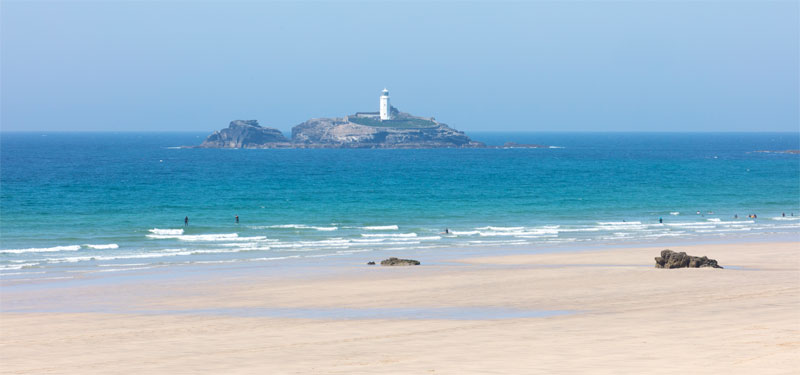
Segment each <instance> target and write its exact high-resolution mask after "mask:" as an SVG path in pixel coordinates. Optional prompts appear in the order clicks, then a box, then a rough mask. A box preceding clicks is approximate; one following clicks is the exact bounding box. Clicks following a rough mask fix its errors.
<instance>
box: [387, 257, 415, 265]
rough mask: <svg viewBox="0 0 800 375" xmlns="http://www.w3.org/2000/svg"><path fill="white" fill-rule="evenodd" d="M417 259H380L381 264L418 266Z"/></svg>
mask: <svg viewBox="0 0 800 375" xmlns="http://www.w3.org/2000/svg"><path fill="white" fill-rule="evenodd" d="M418 265H419V261H418V260H414V259H398V258H395V257H391V258H389V259H384V260H382V261H381V266H418Z"/></svg>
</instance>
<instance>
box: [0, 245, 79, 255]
mask: <svg viewBox="0 0 800 375" xmlns="http://www.w3.org/2000/svg"><path fill="white" fill-rule="evenodd" d="M80 249H81V247H80V245H69V246H53V247H41V248H35V247H33V248H29V249H4V250H0V254H24V253H53V252H57V251H78V250H80Z"/></svg>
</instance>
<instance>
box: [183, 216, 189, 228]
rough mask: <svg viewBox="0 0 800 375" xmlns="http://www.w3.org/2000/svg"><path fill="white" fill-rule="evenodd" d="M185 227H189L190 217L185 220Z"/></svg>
mask: <svg viewBox="0 0 800 375" xmlns="http://www.w3.org/2000/svg"><path fill="white" fill-rule="evenodd" d="M183 226H184V227H188V226H189V217H188V216H187V217H185V218H184V219H183Z"/></svg>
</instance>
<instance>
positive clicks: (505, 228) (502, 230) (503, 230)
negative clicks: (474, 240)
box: [475, 226, 525, 232]
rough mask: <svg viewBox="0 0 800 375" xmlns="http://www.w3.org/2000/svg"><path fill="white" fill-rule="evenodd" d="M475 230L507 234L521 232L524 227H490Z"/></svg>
mask: <svg viewBox="0 0 800 375" xmlns="http://www.w3.org/2000/svg"><path fill="white" fill-rule="evenodd" d="M475 229H478V230H493V231H496V232H508V231H521V230H523V229H525V227H491V226H490V227H480V228H475Z"/></svg>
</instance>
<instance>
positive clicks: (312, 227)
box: [266, 224, 339, 231]
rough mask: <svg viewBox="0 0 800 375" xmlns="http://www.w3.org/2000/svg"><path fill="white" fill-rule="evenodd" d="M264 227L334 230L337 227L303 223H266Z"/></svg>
mask: <svg viewBox="0 0 800 375" xmlns="http://www.w3.org/2000/svg"><path fill="white" fill-rule="evenodd" d="M266 228H269V229H314V230H318V231H334V230H338V229H339V227H335V226H333V227H315V226H310V225H304V224H280V225H268V226H266Z"/></svg>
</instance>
